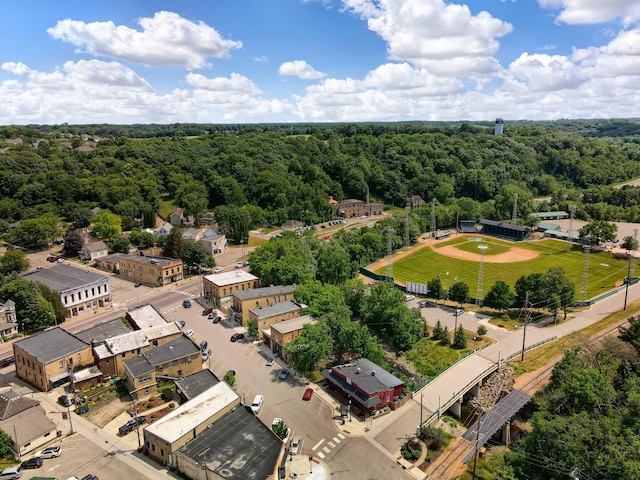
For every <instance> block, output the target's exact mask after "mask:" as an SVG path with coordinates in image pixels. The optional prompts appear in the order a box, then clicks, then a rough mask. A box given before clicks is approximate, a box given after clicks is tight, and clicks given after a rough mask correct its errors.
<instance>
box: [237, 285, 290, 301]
mask: <svg viewBox="0 0 640 480" xmlns="http://www.w3.org/2000/svg"><path fill="white" fill-rule="evenodd" d="M295 290H296V286H295V285H274V286H271V287H262V288H252V289H250V290H240V291H237V292H233V296H234V297H236V298H237V299H238V300H249V299H252V298H260V297H271V296H273V295H278V294H289V293H293V292H294V291H295Z"/></svg>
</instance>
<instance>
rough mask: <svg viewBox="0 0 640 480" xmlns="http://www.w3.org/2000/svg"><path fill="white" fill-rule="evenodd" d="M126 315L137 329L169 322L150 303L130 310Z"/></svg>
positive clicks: (159, 325)
mask: <svg viewBox="0 0 640 480" xmlns="http://www.w3.org/2000/svg"><path fill="white" fill-rule="evenodd" d="M126 317H127V319H128V320H129V322H130V323H131V326H132V327H133V328H134V329H135V330H145V329H147V328H153V327H161V326H163V325H166V324H167V321H166V320H165V318H164V317H163V316H162V314H161V313H160V312H159V311H158V310H156V308H155V307H154V306H153V305H151V304H150V303H148V304H146V305H141V306H139V307H136V308H134V309H131V310H128V311H127V315H126Z"/></svg>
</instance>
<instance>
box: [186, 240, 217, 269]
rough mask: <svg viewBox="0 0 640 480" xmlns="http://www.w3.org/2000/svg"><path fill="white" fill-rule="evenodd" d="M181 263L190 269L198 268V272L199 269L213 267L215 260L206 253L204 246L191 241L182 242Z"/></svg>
mask: <svg viewBox="0 0 640 480" xmlns="http://www.w3.org/2000/svg"><path fill="white" fill-rule="evenodd" d="M182 262H183V263H184V264H185V266H187V267H189V268H191V269H193V268H195V267H198V270H200V268H211V267H213V266H215V260H214V259H213V257H212V256H211V254H209V253H208V252H207V249H206V248H205V247H204V245H202V244H201V243H200V242H196V241H195V240H193V239H187V240H185V241H184V254H183V255H182Z"/></svg>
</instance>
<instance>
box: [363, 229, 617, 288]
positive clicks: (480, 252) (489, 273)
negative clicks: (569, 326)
mask: <svg viewBox="0 0 640 480" xmlns="http://www.w3.org/2000/svg"><path fill="white" fill-rule="evenodd" d="M387 263H388V261H387V262H384V263H378V264H377V265H376V266H375V267H374V269H375V271H376V272H377V273H380V274H385V273H386V272H387V266H386V265H387ZM481 264H482V265H483V279H484V281H483V286H482V290H483V293H484V294H485V295H486V293H487V292H488V291H489V289H490V288H491V286H492V285H493V284H494V283H495V282H496V281H497V280H503V281H504V282H506V283H507V284H508V285H510V286H511V287H512V288H513V286H514V285H515V282H516V280H518V278H520V277H521V276H522V275H528V274H530V273H546V272H547V270H549V269H550V268H551V267H556V266H559V267H562V268H564V270H565V272H566V273H567V276H568V277H569V278H570V279H571V280H572V281H573V283H574V285H575V287H576V300H579V299H580V292H581V286H582V277H583V271H584V265H585V255H584V252H583V249H582V247H581V246H579V245H574V244H571V243H568V242H563V241H559V240H551V239H547V240H533V241H525V242H509V241H503V240H500V239H497V238H494V237H488V236H482V235H456V236H455V237H453V238H450V239H446V240H441V241H433V242H429V243H427V244H425V245H421V246H419V247H418V248H416V249H414V250H412V251H410V252H409V253H408V254H406V255H403V256H399V257H398V258H397V260H394V261H393V276H394V277H395V279H396V281H397V282H399V283H403V284H404V283H406V282H415V283H427V282H428V281H429V280H431V279H433V278H436V277H438V276H439V277H440V279H441V281H442V284H443V286H444V287H445V288H449V287H450V286H451V285H453V284H454V283H455V282H457V281H462V282H465V283H466V284H467V285H469V290H470V294H471V296H472V297H474V296H475V295H476V293H477V290H478V278H479V272H480V265H481ZM627 268H628V261H627V260H626V259H625V258H615V257H614V256H613V255H612V254H611V253H609V252H593V251H591V253H590V254H589V264H588V281H587V289H586V293H587V295H586V298H593V297H595V296H597V295H600V294H602V293H604V292H606V291H608V290H611V289H612V288H614V287H615V286H617V285H620V284H621V282H622V281H623V279H624V278H625V277H626V276H627Z"/></svg>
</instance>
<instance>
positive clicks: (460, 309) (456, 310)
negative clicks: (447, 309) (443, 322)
mask: <svg viewBox="0 0 640 480" xmlns="http://www.w3.org/2000/svg"><path fill="white" fill-rule="evenodd" d="M463 313H464V310H463V309H462V308H456V309H455V310H454V312H453V314H454V315H455V316H456V317H458V316H460V315H462V314H463Z"/></svg>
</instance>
